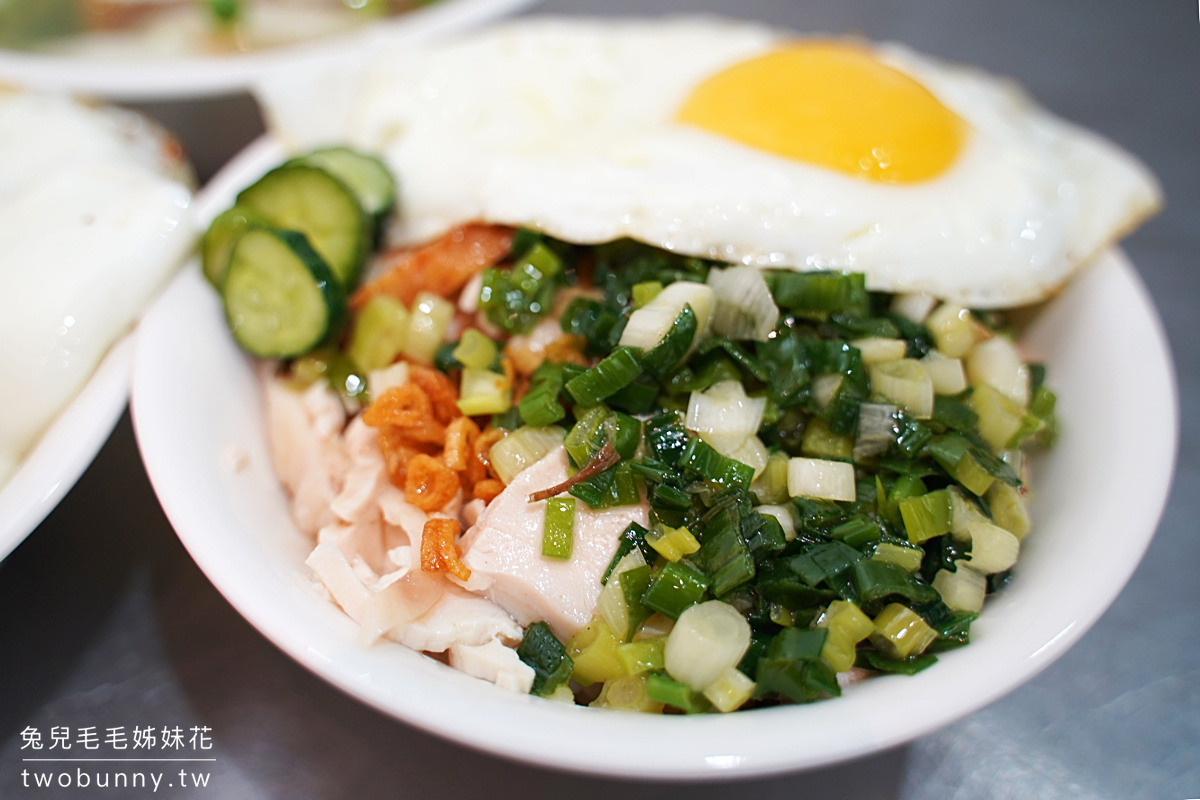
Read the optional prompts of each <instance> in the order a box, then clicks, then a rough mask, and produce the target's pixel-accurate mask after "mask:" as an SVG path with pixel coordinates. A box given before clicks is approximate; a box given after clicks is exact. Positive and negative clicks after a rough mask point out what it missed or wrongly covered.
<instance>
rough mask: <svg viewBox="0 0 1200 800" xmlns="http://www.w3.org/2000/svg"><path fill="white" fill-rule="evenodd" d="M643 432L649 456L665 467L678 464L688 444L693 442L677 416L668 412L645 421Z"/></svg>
mask: <svg viewBox="0 0 1200 800" xmlns="http://www.w3.org/2000/svg"><path fill="white" fill-rule="evenodd" d="M644 430H645V434H646V447H647V449H649V451H650V455H652V456H653V457H654V458H655V459H657V460H658V461H661V462H663V463H664V464H666V465H667V467H674V466H675V465H676V464H678V463H679V458H680V456H682V455H683V452H684V450H685V449H686V448H687V446H688V443H689V442H691V441H694V440H693V439H692V438H691V437H689V436H688V434H687V431H686V430H684V428H683V422H682V421H681V420H680V418H679V415H678V414H675V413H674V412H670V411H668V412H665V413H663V414H659V415H658V416H656V417H653V418H651V419H649V420H647V421H646V424H645V427H644Z"/></svg>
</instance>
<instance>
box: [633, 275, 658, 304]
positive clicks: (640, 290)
mask: <svg viewBox="0 0 1200 800" xmlns="http://www.w3.org/2000/svg"><path fill="white" fill-rule="evenodd" d="M662 290H663V285H662V284H661V283H659V282H658V281H642V282H641V283H638V284H634V287H633V307H634V309H639V308H641V307H642V306H644V305H646V304H648V303H649V302H650V301H651V300H653V299H654V298H656V297H658V295H659V294H660V293H661V292H662Z"/></svg>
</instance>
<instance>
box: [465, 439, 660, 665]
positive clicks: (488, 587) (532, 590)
mask: <svg viewBox="0 0 1200 800" xmlns="http://www.w3.org/2000/svg"><path fill="white" fill-rule="evenodd" d="M566 479H567V451H566V450H565V449H563V448H562V447H558V448H556V449H554V450H552V451H551V452H549V453H548V454H547V455H546V456H545V458H543V459H542V460H541V461H538V462H537V463H536V464H533V465H531V466H529V467H527V468H526V469H525V470H524V471H522V472H521V473H520V474H518V475H517V476H516V477H515V478H513V481H512V483H511V484H509V485H508V487H507V488H505V490H504V491H503V492H501V493H500V495H499V496H497V497H496V499H495V500H493V501H492V502H491V503H490V504H489V505H488V507H487V509H486V510H485V511H484V512H483V514H482V516H480V518H479V520H478V521H477V522H476V523H475V525H474V526H473V527H472V528H471V529H470V530H469V531H467V533H466V535H465V536H464V537H463V538H462V541H461V545H462V549H463V556H462V562H463V563H464V564H466V566H467V567H468V568H469V569H470V570H471V581H470V584H469V585H470V586H471V588H472V589H474V588H476V587H478V588H479V590H481V591H482V592H483V594H484V595H485V596H486V597H488V598H489V599H490V600H492V601H493V602H495V603H496V604H497V605H499V606H501V607H503V608H504V609H506V610H507V611H508V612H509V613H510V614H512V615H513V617H514V618H515V619H516V620H517V622H519V623H521V625H523V626H525V625H529V624H530V623H531V622H537V621H539V620H543V621H545V622H546V623H547V624H548V625H549V626H550V627H551V629H553V631H554V633H555V635H556V636H558V637H559V639H561V640H563V641H566V640H567V639H569V638H570V637H571V636H572V635H573V634H574V633H575V632H576V631H577V630H579V629H580V628H582V627H583V626H584V625H586V624H587V622H588V620H590V619H591V618H592V614H593V613H595V610H596V598H597V597H598V596H599V594H600V588H601V587H600V578H601V577H602V576H603V575H604V571H605V570H606V569H607V568H608V565H609V562H611V561H612V557H613V554H614V553H615V552H616V550H617V543H618V539H619V537H620V535H621V532H622V531H624V530H625V528H626V527H627V526H628V525H629V523H630V522H637V523H638V524H640V525H643V526H646V525H648V518H649V509H648V507H647V506H646V504H645V502H644V501H643V502H642V503H641V504H639V505H636V506H623V507H617V508H607V509H592V508H589V507H588V505H587V503H585V502H583V501H582V500H577V501H576V504H575V532H574V537H573V545H572V549H571V557H570V558H568V559H565V560H560V559H555V558H547V557H545V556H543V555H542V534H543V531H544V528H545V517H546V501H544V500H541V501H538V502H536V503H530V502H529V501H528V497H529V495H530V494H532V493H533V492H536V491H538V490H540V489H545V488H548V487H550V486H554V485H556V484H559V483H561V482H562V481H565V480H566Z"/></svg>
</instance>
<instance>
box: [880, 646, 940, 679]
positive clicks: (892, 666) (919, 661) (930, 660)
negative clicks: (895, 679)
mask: <svg viewBox="0 0 1200 800" xmlns="http://www.w3.org/2000/svg"><path fill="white" fill-rule="evenodd" d="M863 655H864V656H865V657H866V659H867V664H869V665H870V666H871V669H877V670H879V671H880V672H893V673H898V674H900V675H916V674H917V673H918V672H920V671H921V670H924V669H928V668H929V667H932V666H933V665H934V664H936V663H937V656H935V655H932V654H929V655H923V656H917V657H916V658H905V659H895V658H888V657H886V656H884V655H881V654H880V653H876V652H875V651H873V650H867V651H865V652H864V653H863Z"/></svg>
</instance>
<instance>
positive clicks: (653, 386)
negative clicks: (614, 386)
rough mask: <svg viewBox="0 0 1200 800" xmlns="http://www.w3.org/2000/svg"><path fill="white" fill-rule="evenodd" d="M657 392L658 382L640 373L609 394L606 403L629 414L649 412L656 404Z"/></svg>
mask: <svg viewBox="0 0 1200 800" xmlns="http://www.w3.org/2000/svg"><path fill="white" fill-rule="evenodd" d="M658 392H659V386H658V382H657V381H655V380H654V379H653V378H651V377H650V376H649V375H645V374H642V375H639V376H638V377H637V378H635V379H634V381H633V383H631V384H629V385H628V386H624V387H622V388H620V389H618V390H617V391H616V392H614V393H613V394H612V395H610V396H609V398H608V404H609V405H610V406H612V407H613V408H619V409H621V410H622V411H626V412H628V413H630V414H649V413H650V412H651V411H653V410H654V409H655V407H656V406H657V405H658V403H657V402H656V401H657V400H658Z"/></svg>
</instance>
